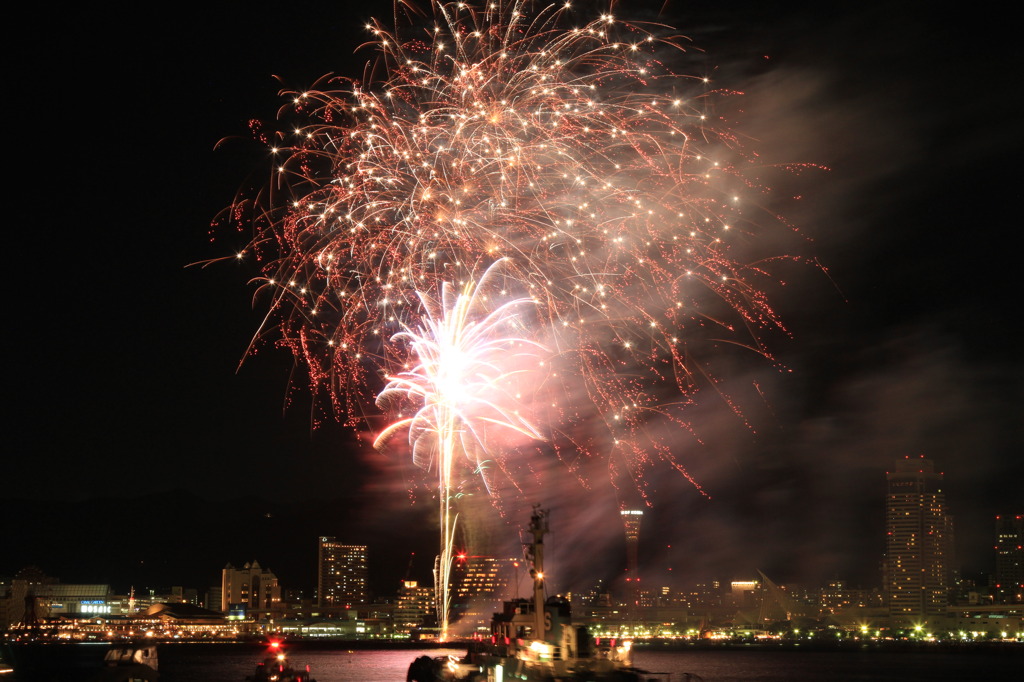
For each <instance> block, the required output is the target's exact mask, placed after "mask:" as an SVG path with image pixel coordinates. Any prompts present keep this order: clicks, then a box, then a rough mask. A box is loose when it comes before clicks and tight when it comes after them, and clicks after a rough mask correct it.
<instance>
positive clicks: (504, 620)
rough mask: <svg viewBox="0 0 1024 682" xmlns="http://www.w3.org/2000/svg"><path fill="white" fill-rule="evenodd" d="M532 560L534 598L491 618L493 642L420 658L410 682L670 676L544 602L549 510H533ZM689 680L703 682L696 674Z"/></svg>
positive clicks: (614, 680) (622, 681)
mask: <svg viewBox="0 0 1024 682" xmlns="http://www.w3.org/2000/svg"><path fill="white" fill-rule="evenodd" d="M528 530H529V533H530V534H532V535H533V542H532V544H531V545H529V546H528V549H527V556H526V559H527V562H528V563H529V565H530V576H531V577H532V578H533V598H532V599H515V600H512V601H507V602H504V606H503V608H502V611H501V613H495V614H494V616H493V618H492V619H491V634H490V638H489V639H476V640H472V641H470V643H469V646H468V648H467V652H466V655H465V656H464V657H461V658H460V657H452V656H438V657H433V658H431V657H429V656H420V657H419V658H417V659H416V660H414V661H413V662H412V664H411V665H410V666H409V672H408V674H407V675H406V682H461V681H464V682H504V681H505V680H506V679H507V680H526V681H528V682H666V681H667V680H669V677H670V675H669V673H657V672H650V671H647V670H641V669H639V668H635V667H634V666H633V661H632V642H631V641H629V640H616V639H612V640H604V641H598V640H596V639H595V638H594V637H593V636H592V635H591V634H590V633H589V632H588V630H587V627H586V626H585V625H583V624H577V623H573V621H572V609H571V606H570V604H569V602H568V600H566V599H563V598H561V597H549V598H547V599H545V598H544V584H545V574H544V536H545V535H546V534H547V533H548V512H547V511H544V510H541V509H540V508H539V507H534V509H533V514H532V516H531V518H530V525H529V529H528ZM686 679H687V680H691V681H692V682H700V677H698V676H697V675H692V674H687V675H686Z"/></svg>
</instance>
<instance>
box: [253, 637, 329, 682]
mask: <svg viewBox="0 0 1024 682" xmlns="http://www.w3.org/2000/svg"><path fill="white" fill-rule="evenodd" d="M245 679H246V680H248V682H316V680H315V679H313V676H312V674H311V672H310V670H309V666H308V665H307V666H305V667H303V668H298V669H297V668H294V667H292V664H291V663H290V662H289V661H288V657H287V656H286V655H285V653H284V649H283V647H282V646H281V642H280V641H278V640H273V641H271V642H270V645H269V649H268V651H267V654H266V656H265V658H264V659H263V660H262V661H260V662H259V663H258V664H257V665H256V672H255V673H253V674H252V675H249V676H248V677H246V678H245Z"/></svg>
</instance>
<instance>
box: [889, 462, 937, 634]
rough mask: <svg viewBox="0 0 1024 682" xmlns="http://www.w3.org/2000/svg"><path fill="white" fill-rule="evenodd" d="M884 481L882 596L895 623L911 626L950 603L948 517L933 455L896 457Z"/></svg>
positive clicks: (932, 616)
mask: <svg viewBox="0 0 1024 682" xmlns="http://www.w3.org/2000/svg"><path fill="white" fill-rule="evenodd" d="M886 481H887V483H888V491H887V496H886V506H885V510H886V554H885V565H884V570H885V595H886V600H887V602H888V608H889V614H890V616H892V618H893V619H894V622H896V623H900V624H904V625H912V624H915V623H919V622H920V621H922V620H926V619H929V618H934V617H937V616H941V615H943V613H944V612H945V610H946V607H947V606H948V603H949V589H950V583H949V577H950V570H949V566H950V563H951V556H950V555H951V550H952V548H951V542H952V520H951V518H950V517H949V516H948V514H947V513H946V499H945V494H944V493H943V490H942V483H943V476H942V474H941V473H938V472H936V471H935V465H934V464H933V463H932V462H931V460H928V459H925V458H924V456H921V457H920V458H917V459H911V458H910V457H906V458H904V459H901V460H897V461H896V466H895V470H894V471H891V472H889V473H887V474H886Z"/></svg>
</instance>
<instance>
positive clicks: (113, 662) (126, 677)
mask: <svg viewBox="0 0 1024 682" xmlns="http://www.w3.org/2000/svg"><path fill="white" fill-rule="evenodd" d="M103 666H104V667H103V670H102V671H100V672H99V674H97V675H96V676H95V677H93V678H92V682H152V681H153V680H158V679H160V673H159V665H158V659H157V651H156V644H154V643H153V642H129V643H117V644H112V645H111V646H110V649H109V650H107V653H106V654H104V656H103Z"/></svg>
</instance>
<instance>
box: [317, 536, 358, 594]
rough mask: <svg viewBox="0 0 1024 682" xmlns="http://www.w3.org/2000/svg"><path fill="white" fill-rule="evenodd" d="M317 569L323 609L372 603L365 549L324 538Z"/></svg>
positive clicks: (318, 588)
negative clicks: (370, 601)
mask: <svg viewBox="0 0 1024 682" xmlns="http://www.w3.org/2000/svg"><path fill="white" fill-rule="evenodd" d="M317 566H318V567H319V571H318V576H317V578H318V579H317V603H318V604H319V605H320V606H321V607H322V608H326V607H332V606H335V607H346V606H349V605H352V604H365V603H367V602H368V601H369V592H368V588H367V566H366V545H344V544H342V543H340V542H338V541H337V539H336V538H333V537H326V536H321V537H320V553H319V561H318V562H317Z"/></svg>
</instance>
